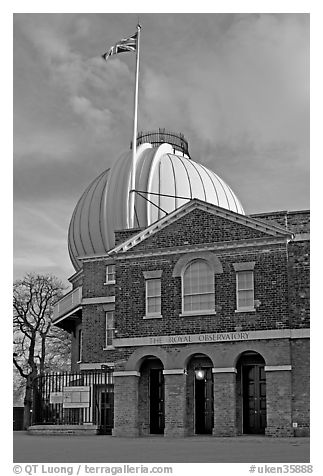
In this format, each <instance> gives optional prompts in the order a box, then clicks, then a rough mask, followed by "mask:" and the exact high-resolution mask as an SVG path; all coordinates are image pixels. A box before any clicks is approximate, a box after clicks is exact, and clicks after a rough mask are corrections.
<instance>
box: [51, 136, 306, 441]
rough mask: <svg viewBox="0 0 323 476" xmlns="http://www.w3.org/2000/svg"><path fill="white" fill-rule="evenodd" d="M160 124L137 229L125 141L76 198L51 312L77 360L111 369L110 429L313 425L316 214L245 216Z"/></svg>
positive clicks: (142, 182) (300, 429)
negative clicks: (312, 237)
mask: <svg viewBox="0 0 323 476" xmlns="http://www.w3.org/2000/svg"><path fill="white" fill-rule="evenodd" d="M164 134H165V132H163V133H161V131H159V134H158V133H156V135H153V134H152V133H151V134H147V135H146V136H145V137H144V140H142V141H141V142H142V143H141V145H140V146H139V147H138V153H137V175H136V190H137V191H138V193H137V194H136V218H137V224H138V227H137V228H136V229H129V227H128V226H127V216H128V210H127V196H128V195H129V186H130V185H129V182H130V180H129V177H130V160H129V154H130V152H129V153H127V154H124V156H122V158H121V159H120V160H119V161H118V162H117V163H116V165H115V166H114V168H113V169H112V170H111V171H106V172H104V173H103V174H101V175H100V176H99V177H98V178H97V179H95V180H94V182H92V184H91V185H90V186H89V187H88V189H87V190H86V191H85V193H84V194H83V196H82V197H81V199H80V201H79V202H78V204H77V206H76V208H75V211H74V214H73V217H72V220H71V225H70V230H69V249H70V255H71V259H72V262H73V264H74V266H75V268H76V273H75V274H74V275H73V276H72V277H71V278H70V282H71V283H72V286H73V290H72V291H71V292H70V293H68V295H67V296H65V297H64V298H63V299H62V300H61V301H60V302H58V303H57V306H56V310H55V323H56V325H58V326H61V327H62V328H64V329H66V330H68V331H69V332H71V337H72V343H73V345H72V371H75V372H80V374H81V373H82V372H88V371H94V370H95V371H97V372H101V371H104V370H105V371H106V369H108V370H109V379H110V380H109V385H110V386H109V389H108V390H107V389H105V390H104V391H103V390H102V391H101V394H100V398H98V399H97V401H96V403H95V404H96V405H97V406H98V407H100V406H101V407H100V408H101V416H102V414H104V415H108V418H109V421H110V426H111V428H113V429H112V434H113V435H115V436H140V435H149V434H164V435H165V436H171V437H179V436H189V435H194V434H213V435H214V436H235V435H239V434H248V433H253V434H258V433H259V434H261V433H264V434H266V435H269V436H291V435H295V436H304V435H308V434H309V375H310V370H309V212H308V211H294V212H286V211H284V212H272V213H264V214H253V215H246V214H245V213H244V210H243V208H242V206H241V204H240V202H239V200H238V199H237V197H236V196H235V195H234V193H233V192H232V190H231V189H230V188H229V187H228V186H227V185H226V184H225V183H224V182H223V181H222V180H221V179H220V178H219V177H218V176H217V175H215V174H214V173H213V172H211V171H209V170H207V169H206V168H205V167H203V166H201V165H199V164H197V163H195V162H193V161H192V160H191V159H190V157H189V155H188V147H187V143H186V141H185V139H184V138H183V136H181V135H179V136H178V135H176V134H173V135H169V136H167V137H166V140H165V135H164ZM166 135H167V134H166ZM161 136H162V137H161ZM153 138H154V140H153ZM194 174H195V175H194ZM185 180H186V182H185ZM90 391H91V392H92V400H91V401H92V403H89V406H91V405H92V406H94V392H95V390H94V388H93V385H92V387H91V390H90ZM89 401H90V400H89ZM90 411H91V408H90ZM92 423H93V425H94V426H95V425H96V426H99V425H100V422H99V421H97V420H95V419H93V420H92Z"/></svg>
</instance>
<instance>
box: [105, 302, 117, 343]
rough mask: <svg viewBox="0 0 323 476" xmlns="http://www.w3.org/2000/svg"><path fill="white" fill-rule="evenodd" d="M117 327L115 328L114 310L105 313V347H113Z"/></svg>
mask: <svg viewBox="0 0 323 476" xmlns="http://www.w3.org/2000/svg"><path fill="white" fill-rule="evenodd" d="M114 334H115V327H114V310H111V311H106V312H105V347H110V346H112V345H113V344H112V341H113V339H114Z"/></svg>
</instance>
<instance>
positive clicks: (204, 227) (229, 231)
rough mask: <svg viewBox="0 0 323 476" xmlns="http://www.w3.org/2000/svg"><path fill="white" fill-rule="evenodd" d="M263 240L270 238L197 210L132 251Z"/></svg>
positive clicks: (259, 232) (246, 227)
mask: <svg viewBox="0 0 323 476" xmlns="http://www.w3.org/2000/svg"><path fill="white" fill-rule="evenodd" d="M264 236H268V235H266V234H265V233H263V232H261V231H258V230H254V229H252V228H250V227H248V226H245V225H242V224H240V223H239V224H238V223H235V222H233V221H231V220H228V219H225V218H222V217H219V216H215V215H213V214H210V213H208V212H205V211H203V210H198V209H195V210H193V211H192V212H190V213H188V214H187V215H185V216H184V217H182V218H179V219H178V220H176V222H174V223H172V224H170V225H169V226H167V227H165V228H163V229H162V230H160V231H159V232H158V233H156V234H154V235H153V236H151V237H150V238H148V239H146V240H145V241H143V242H142V243H139V244H138V245H136V246H135V247H134V248H133V250H136V251H139V250H146V251H147V250H156V249H159V248H172V247H175V246H187V245H196V244H200V243H217V242H223V241H231V240H244V239H248V238H263V237H264Z"/></svg>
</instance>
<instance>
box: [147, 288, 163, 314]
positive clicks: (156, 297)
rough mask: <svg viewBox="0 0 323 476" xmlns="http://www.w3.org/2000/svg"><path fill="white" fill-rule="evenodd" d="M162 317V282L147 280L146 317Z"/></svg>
mask: <svg viewBox="0 0 323 476" xmlns="http://www.w3.org/2000/svg"><path fill="white" fill-rule="evenodd" d="M160 315H161V280H160V279H146V316H160Z"/></svg>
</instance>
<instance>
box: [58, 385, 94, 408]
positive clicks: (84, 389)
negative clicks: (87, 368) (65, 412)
mask: <svg viewBox="0 0 323 476" xmlns="http://www.w3.org/2000/svg"><path fill="white" fill-rule="evenodd" d="M89 406H90V387H89V386H77V387H63V408H88V407H89Z"/></svg>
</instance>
